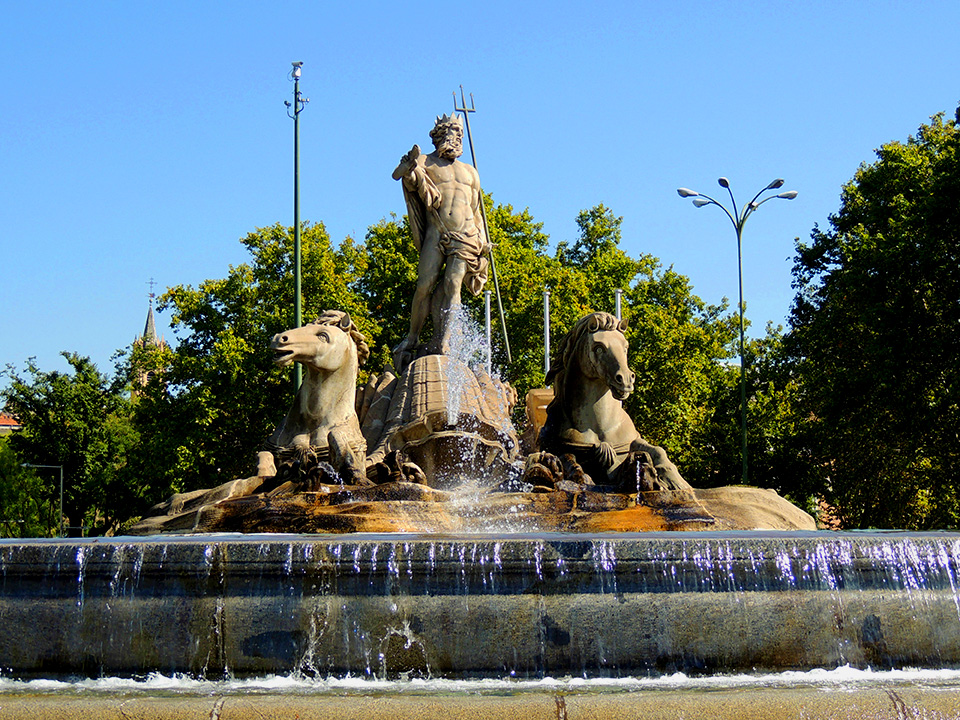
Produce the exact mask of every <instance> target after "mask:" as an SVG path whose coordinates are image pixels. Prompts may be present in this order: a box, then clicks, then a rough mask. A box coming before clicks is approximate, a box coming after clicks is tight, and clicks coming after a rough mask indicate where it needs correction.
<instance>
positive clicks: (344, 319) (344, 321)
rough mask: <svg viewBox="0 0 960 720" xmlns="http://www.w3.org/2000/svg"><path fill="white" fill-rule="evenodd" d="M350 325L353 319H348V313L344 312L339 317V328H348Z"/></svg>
mask: <svg viewBox="0 0 960 720" xmlns="http://www.w3.org/2000/svg"><path fill="white" fill-rule="evenodd" d="M351 325H353V320H351V319H350V314H349V313H344V314H343V317H342V318H340V329H341V330H349V329H350V326H351Z"/></svg>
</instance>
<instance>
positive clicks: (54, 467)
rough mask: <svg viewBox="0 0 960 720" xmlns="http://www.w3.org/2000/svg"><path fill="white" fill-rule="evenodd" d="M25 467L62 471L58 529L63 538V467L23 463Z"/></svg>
mask: <svg viewBox="0 0 960 720" xmlns="http://www.w3.org/2000/svg"><path fill="white" fill-rule="evenodd" d="M23 467H30V468H51V469H59V470H60V527H58V528H57V537H63V465H34V464H33V463H23ZM81 523H82V521H81Z"/></svg>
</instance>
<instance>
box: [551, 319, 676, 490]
mask: <svg viewBox="0 0 960 720" xmlns="http://www.w3.org/2000/svg"><path fill="white" fill-rule="evenodd" d="M626 327H627V325H626V322H622V321H618V320H617V318H616V317H614V316H613V315H610V314H609V313H603V312H598V313H593V314H591V315H587V316H586V317H584V318H581V319H580V320H579V321H578V322H577V324H576V325H575V326H574V328H573V330H571V331H570V332H569V333H567V335H566V336H565V337H564V339H563V341H562V342H561V345H560V350H559V352H558V353H557V356H556V359H555V360H554V361H553V362H551V367H550V372H549V374H548V375H547V382H548V383H549V382H551V381H553V388H554V399H553V401H552V402H551V403H550V405H549V406H548V407H547V419H546V423H545V424H544V427H543V430H542V431H541V433H540V449H541V450H543V451H546V452H548V453H552V454H554V455H557V456H559V457H563V456H566V455H568V454H571V455H573V456H574V457H575V458H576V461H577V462H578V463H579V464H580V465H581V466H582V467H583V469H584V470H585V471H586V472H587V473H588V474H589V475H590V476H591V477H592V478H593V480H594V482H596V483H598V484H607V483H610V484H621V483H622V482H624V481H625V479H624V478H620V477H618V476H617V472H618V471H619V470H620V468H621V467H622V466H625V461H626V460H628V459H629V458H631V456H633V458H634V460H636V459H638V458H637V456H638V455H640V454H641V453H646V454H647V455H649V457H650V460H651V461H652V463H653V467H654V469H655V470H656V474H657V480H656V481H655V483H654V484H653V485H654V486H653V487H651V488H648V489H654V490H688V489H690V485H689V484H687V482H686V481H685V480H684V479H683V478H682V477H681V476H680V473H679V471H678V470H677V468H676V466H675V465H674V464H673V463H672V462H671V461H670V459H669V458H668V457H667V454H666V452H665V451H664V450H663V448H661V447H658V446H656V445H651V444H650V443H648V442H646V441H645V440H644V439H643V438H642V437H640V433H639V432H637V428H636V427H635V426H634V424H633V421H632V420H631V419H630V416H629V415H627V413H626V411H625V410H624V409H623V400H625V399H626V398H627V396H629V395H630V393H631V392H633V384H634V379H635V375H634V373H633V372H632V371H631V370H630V369H629V368H628V367H627V339H626V337H625V336H624V330H626ZM632 464H633V465H635V464H636V462H634V463H632ZM642 464H643V463H642V462H641V465H642ZM624 469H626V468H624ZM634 472H635V471H634Z"/></svg>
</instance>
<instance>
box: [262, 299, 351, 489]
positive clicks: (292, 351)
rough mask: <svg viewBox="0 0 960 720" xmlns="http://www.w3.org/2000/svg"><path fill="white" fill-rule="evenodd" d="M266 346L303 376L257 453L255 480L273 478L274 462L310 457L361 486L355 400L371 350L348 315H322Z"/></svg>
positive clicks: (330, 312)
mask: <svg viewBox="0 0 960 720" xmlns="http://www.w3.org/2000/svg"><path fill="white" fill-rule="evenodd" d="M270 347H271V348H272V349H273V351H274V353H275V354H276V357H275V358H274V362H276V363H277V364H278V365H281V366H286V365H290V364H292V363H295V362H298V363H300V364H301V365H303V367H304V369H305V371H306V372H305V374H304V377H303V383H302V384H301V386H300V389H299V391H298V392H297V396H296V398H295V399H294V401H293V405H292V407H291V408H290V411H289V412H288V413H287V416H286V418H285V419H284V420H283V422H282V423H281V424H280V426H279V427H278V428H277V429H276V430H275V431H274V433H273V435H271V437H270V439H269V440H268V441H267V443H266V447H267V450H266V451H263V452H261V453H260V457H259V467H258V470H257V475H258V476H260V477H271V476H274V475H276V472H277V471H276V465H275V464H274V463H275V461H280V462H283V461H285V460H290V459H293V460H294V462H296V461H297V460H298V459H299V458H303V457H304V456H305V455H306V454H308V453H309V454H310V455H311V456H315V457H313V458H312V459H315V460H319V461H325V462H328V463H329V464H330V465H331V466H332V467H333V468H334V469H335V470H336V471H338V472H339V473H340V475H341V476H344V475H346V476H348V477H354V478H356V479H358V480H359V481H361V482H362V478H365V477H366V476H365V472H364V460H365V456H366V441H365V440H364V438H363V435H362V433H361V432H360V423H359V421H358V419H357V412H356V409H355V405H354V399H355V395H356V388H357V370H358V366H359V364H360V363H362V362H364V361H365V360H366V359H367V357H368V356H369V354H370V349H369V347H368V346H367V343H366V341H365V340H364V337H363V335H362V334H361V333H360V331H359V330H357V327H356V325H355V324H354V323H353V320H351V319H350V315H348V314H347V313H345V312H343V311H341V310H327V311H326V312H324V313H323V314H322V315H320V317H319V318H317V319H316V320H315V321H314V322H312V323H309V324H307V325H304V326H303V327H299V328H294V329H292V330H286V331H284V332H282V333H278V334H277V335H275V336H274V337H273V341H272V342H271V343H270ZM344 469H346V472H345V471H344Z"/></svg>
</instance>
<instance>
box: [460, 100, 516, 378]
mask: <svg viewBox="0 0 960 720" xmlns="http://www.w3.org/2000/svg"><path fill="white" fill-rule="evenodd" d="M460 102H461V104H462V107H457V93H456V92H454V93H453V111H454V112H462V113H463V121H464V124H465V125H466V127H467V142H468V143H469V145H470V160H471V162H472V163H473V169H474V170H477V154H476V153H475V152H474V150H473V134H472V133H471V132H470V113H472V112H476V111H477V109H476V107H475V106H474V104H473V93H470V107H467V101H466V98H465V97H464V96H463V85H461V86H460ZM480 215H481V216H482V217H483V233H484V235H485V236H486V238H487V244H488V245H489V246H490V275H491V276H492V277H493V288H494V290H496V292H497V310H498V311H499V313H500V327H501V328H503V349H504V350H506V352H507V363H513V357H512V356H511V354H510V338H509V337H507V320H506V316H505V315H504V314H503V302H502V301H501V300H500V281H499V280H498V279H497V263H496V261H495V259H494V256H493V243H492V242H491V241H490V224H489V223H488V222H487V205H486V203H485V202H484V201H483V191H482V190H481V191H480Z"/></svg>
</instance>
